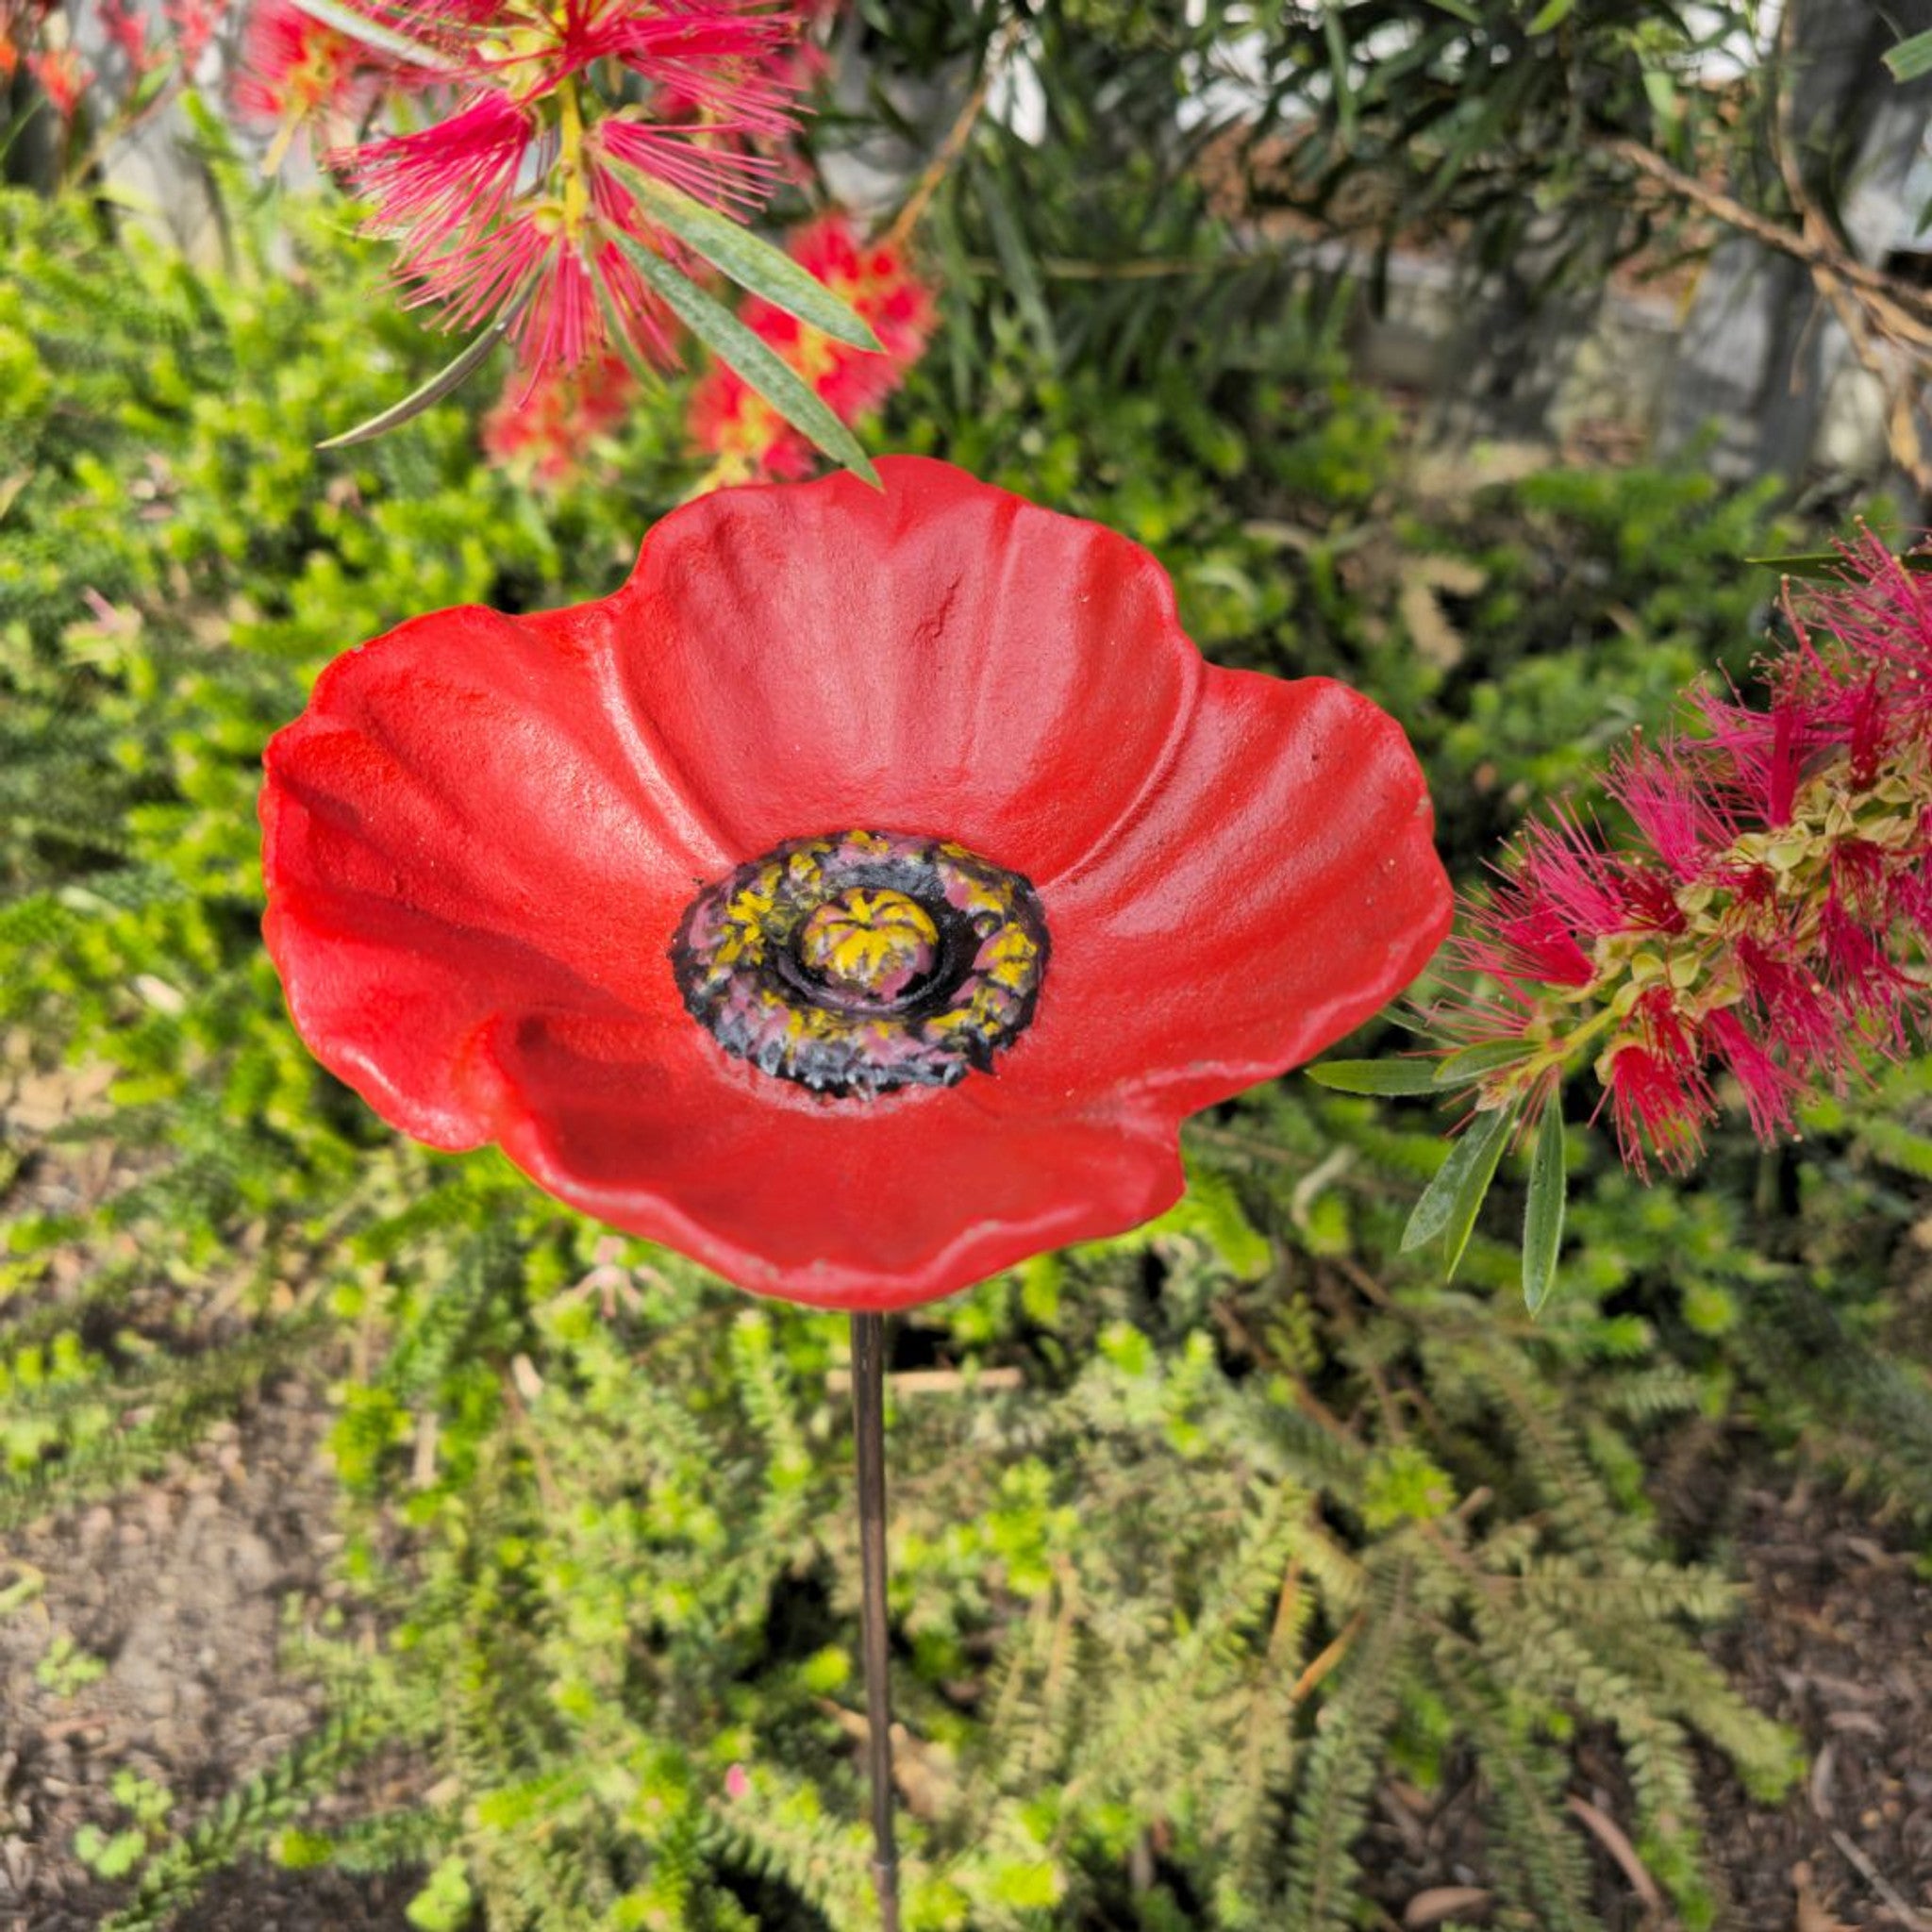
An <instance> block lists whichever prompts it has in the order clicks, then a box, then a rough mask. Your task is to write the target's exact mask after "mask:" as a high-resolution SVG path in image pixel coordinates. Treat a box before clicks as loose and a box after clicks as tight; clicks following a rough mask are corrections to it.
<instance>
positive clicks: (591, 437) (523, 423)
mask: <svg viewBox="0 0 1932 1932" xmlns="http://www.w3.org/2000/svg"><path fill="white" fill-rule="evenodd" d="M637 393H638V382H637V378H636V377H635V376H634V375H632V374H631V373H630V369H629V367H628V365H627V364H626V363H625V360H624V358H623V357H621V356H618V355H616V354H614V353H612V352H611V351H610V350H608V349H607V350H605V351H604V353H603V354H602V355H600V356H598V357H596V358H594V359H592V360H591V361H588V362H580V363H579V364H578V365H577V366H576V367H575V369H551V370H546V371H545V372H543V373H542V374H541V375H538V376H537V378H536V379H535V380H534V381H526V380H525V378H524V377H523V376H522V375H511V377H510V379H509V383H508V387H507V388H506V389H505V391H504V392H503V397H502V400H501V401H499V402H498V403H497V405H496V407H495V408H492V409H491V411H490V413H489V414H488V415H487V416H485V417H484V419H483V431H482V440H483V449H484V453H485V454H486V455H487V456H489V457H490V458H491V460H492V461H494V462H496V463H498V464H500V465H501V466H502V467H503V468H504V469H505V470H507V471H508V473H509V474H510V475H513V476H515V477H517V478H519V479H520V480H521V481H523V482H524V483H525V484H529V485H533V486H535V487H537V488H539V489H544V490H556V489H560V488H561V487H562V486H563V485H564V484H566V483H569V482H572V481H574V480H575V478H576V477H578V476H580V475H583V474H584V472H585V470H586V468H587V467H588V465H589V461H590V458H591V453H592V452H593V451H594V449H595V448H596V445H597V442H598V441H599V439H601V438H603V437H607V436H608V435H609V434H610V433H611V432H612V431H613V430H614V429H616V428H617V427H618V425H620V424H622V423H623V422H624V420H625V417H626V416H627V415H628V414H629V413H630V410H631V408H632V407H633V405H634V403H635V401H636V398H637Z"/></svg>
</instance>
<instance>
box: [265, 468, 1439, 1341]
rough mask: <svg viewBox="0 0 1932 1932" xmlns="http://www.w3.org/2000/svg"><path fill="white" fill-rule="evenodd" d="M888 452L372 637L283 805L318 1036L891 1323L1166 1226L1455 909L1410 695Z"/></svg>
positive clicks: (278, 786)
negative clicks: (609, 570)
mask: <svg viewBox="0 0 1932 1932" xmlns="http://www.w3.org/2000/svg"><path fill="white" fill-rule="evenodd" d="M879 470H880V474H881V475H882V476H883V478H884V481H885V488H884V491H883V492H879V491H873V490H870V489H868V488H867V487H866V486H865V485H863V484H862V483H859V482H858V481H857V480H855V479H854V478H852V477H850V476H848V475H836V476H832V477H829V478H827V479H825V480H824V481H823V482H818V483H810V484H803V485H789V486H778V487H767V488H753V489H743V490H731V491H720V492H717V493H715V494H713V495H710V496H708V497H705V498H702V499H701V500H699V501H698V502H696V503H693V504H691V505H689V506H688V507H686V508H682V509H679V510H677V511H675V513H674V514H672V515H671V516H669V517H667V518H666V519H665V520H664V521H663V522H662V523H661V524H659V525H658V526H657V527H656V528H655V529H654V530H652V531H651V532H650V534H649V535H648V536H647V537H646V538H645V540H644V543H643V547H642V550H641V553H640V555H639V558H638V563H637V568H636V570H635V571H634V572H633V574H632V575H631V577H630V580H629V581H628V582H627V583H626V584H625V586H624V587H623V588H622V589H621V590H620V591H617V592H616V593H615V594H614V595H612V596H609V597H607V598H605V599H603V600H602V601H601V602H597V603H591V604H584V605H579V606H577V607H575V608H571V609H566V610H555V611H544V612H541V613H538V614H536V615H533V616H528V617H521V618H512V617H506V616H502V615H500V614H498V613H497V612H495V611H492V610H486V609H481V608H474V607H473V608H461V609H456V610H445V611H439V612H437V613H435V614H433V615H431V616H427V617H421V618H416V619H414V620H412V621H411V622H409V623H408V624H405V625H401V626H400V627H399V628H398V629H396V630H393V631H391V632H389V633H388V634H387V635H386V636H384V637H380V638H378V639H376V640H375V641H374V642H373V643H369V644H366V645H364V646H362V647H361V648H360V649H358V650H356V651H352V652H350V653H349V654H347V655H346V656H345V657H343V658H340V659H339V660H338V661H337V662H336V663H334V664H332V665H331V666H330V667H329V668H328V669H327V670H326V671H325V673H324V674H323V675H322V677H321V679H320V680H319V682H318V683H317V685H316V688H315V693H314V697H313V699H312V701H311V703H310V705H309V708H308V711H307V712H306V713H305V714H304V715H303V716H302V717H301V718H300V719H298V720H297V721H296V722H295V723H294V724H291V725H290V726H289V727H288V729H286V730H285V731H283V732H281V733H279V734H278V735H277V736H276V738H275V741H273V743H272V744H271V745H270V746H269V751H268V758H267V764H268V783H267V786H266V789H265V790H264V791H263V794H262V822H263V825H264V828H265V832H266V846H265V855H264V857H265V864H266V870H267V877H268V891H269V909H268V917H267V922H266V931H267V936H268V944H269V950H270V952H271V953H272V955H273V956H274V958H275V964H276V966H277V967H278V968H279V970H280V972H281V975H282V979H283V983H284V985H285V987H286V989H287V991H288V997H289V1004H290V1008H291V1011H292V1013H293V1015H294V1018H295V1024H296V1025H297V1026H298V1027H299V1028H300V1030H301V1032H302V1034H303V1037H304V1038H305V1039H306V1040H307V1041H308V1043H309V1045H310V1046H311V1047H312V1048H313V1049H314V1051H315V1053H316V1055H317V1056H318V1057H319V1058H321V1059H322V1060H323V1061H324V1063H325V1065H327V1066H329V1067H330V1068H332V1069H333V1070H334V1071H335V1072H336V1073H337V1074H341V1077H342V1078H343V1079H345V1080H347V1081H348V1082H349V1083H350V1084H351V1085H352V1086H353V1087H355V1088H356V1089H357V1090H358V1091H360V1092H361V1093H362V1094H363V1095H364V1096H365V1097H366V1098H367V1099H368V1100H369V1101H370V1103H371V1104H372V1105H373V1106H374V1107H375V1109H376V1110H377V1111H378V1112H379V1113H380V1114H382V1115H383V1116H384V1118H385V1119H387V1120H389V1121H391V1123H392V1124H395V1125H397V1126H399V1127H401V1128H403V1129H405V1130H406V1131H407V1132H408V1133H411V1134H413V1135H415V1136H416V1137H417V1138H418V1139H420V1140H423V1141H428V1142H429V1143H430V1144H432V1145H434V1146H437V1147H443V1148H452V1149H455V1148H466V1147H474V1146H476V1145H478V1144H480V1143H481V1142H483V1141H498V1142H500V1143H501V1144H502V1146H503V1147H504V1149H505V1151H506V1152H507V1153H508V1155H509V1156H510V1158H512V1159H513V1160H515V1161H516V1162H517V1163H518V1164H519V1165H520V1166H522V1167H523V1168H525V1170H526V1171H527V1172H528V1173H529V1174H531V1175H533V1176H534V1177H535V1178H536V1179H537V1180H538V1181H539V1182H540V1183H541V1185H542V1186H544V1187H545V1188H547V1189H549V1190H550V1191H551V1192H553V1193H555V1194H558V1195H559V1196H561V1197H562V1198H563V1199H564V1200H566V1201H570V1202H572V1203H574V1204H575V1205H576V1206H577V1207H579V1208H584V1209H586V1210H587V1211H588V1212H590V1213H591V1214H594V1215H597V1216H599V1217H600V1218H602V1219H603V1220H605V1221H607V1222H608V1223H610V1224H612V1225H614V1226H617V1227H622V1228H626V1229H630V1230H632V1231H634V1232H637V1233H640V1234H644V1235H648V1236H651V1237H653V1238H654V1239H657V1240H659V1241H666V1242H669V1243H670V1244H671V1245H672V1246H674V1247H676V1248H680V1249H682V1250H684V1251H685V1252H686V1253H688V1254H691V1255H693V1256H695V1257H697V1258H699V1259H700V1260H702V1261H705V1262H707V1263H708V1264H709V1265H710V1266H712V1267H714V1268H716V1269H718V1270H719V1271H720V1272H721V1273H723V1274H726V1275H728V1276H730V1277H731V1278H732V1279H733V1280H735V1281H738V1282H741V1284H742V1285H743V1286H745V1287H746V1288H749V1289H753V1290H756V1291H759V1292H761V1293H768V1294H778V1295H783V1296H786V1297H789V1298H790V1299H791V1300H794V1301H801V1302H808V1303H813V1304H817V1305H819V1306H823V1307H844V1308H854V1309H861V1308H863V1309H881V1308H891V1307H905V1306H908V1305H909V1304H911V1303H915V1302H920V1301H925V1300H929V1299H931V1298H932V1297H934V1296H936V1295H941V1294H945V1293H948V1292H950V1291H953V1290H955V1289H958V1288H962V1287H965V1286H966V1285H967V1284H969V1283H971V1282H974V1281H976V1280H978V1279H980V1278H982V1277H983V1276H985V1275H988V1274H992V1273H994V1272H995V1271H996V1270H998V1269H1001V1268H1003V1267H1007V1266H1008V1265H1010V1264H1011V1263H1013V1262H1015V1261H1018V1260H1020V1259H1022V1258H1024V1257H1026V1256H1028V1255H1031V1254H1035V1253H1037V1252H1039V1251H1040V1250H1041V1249H1044V1248H1049V1247H1053V1246H1057V1245H1058V1244H1059V1243H1061V1242H1065V1241H1077V1240H1081V1239H1085V1238H1089V1237H1094V1236H1099V1235H1105V1234H1110V1233H1114V1232H1117V1231H1118V1230H1120V1229H1122V1228H1124V1227H1128V1226H1131V1225H1132V1224H1135V1223H1137V1222H1140V1221H1142V1220H1145V1219H1146V1218H1147V1217H1149V1216H1150V1215H1153V1214H1156V1213H1158V1212H1159V1211H1160V1210H1161V1209H1162V1208H1166V1207H1167V1206H1169V1205H1170V1204H1171V1203H1172V1202H1173V1201H1174V1199H1175V1198H1176V1197H1177V1196H1178V1194H1179V1192H1180V1190H1181V1185H1182V1175H1181V1167H1180V1160H1179V1156H1178V1151H1177V1144H1176V1130H1177V1127H1178V1124H1179V1122H1180V1119H1181V1117H1182V1116H1183V1115H1184V1114H1187V1113H1189V1112H1191V1110H1193V1109H1194V1108H1200V1107H1205V1106H1207V1105H1208V1104H1209V1103H1210V1102H1213V1101H1216V1100H1221V1099H1224V1098H1225V1097H1226V1096H1227V1095H1229V1094H1232V1093H1234V1092H1236V1091H1239V1090H1240V1089H1241V1088H1242V1087H1245V1086H1247V1085H1249V1084H1250V1083H1251V1082H1253V1081H1256V1080H1258V1079H1262V1078H1264V1077H1267V1076H1269V1075H1271V1074H1278V1073H1280V1072H1281V1071H1282V1070H1283V1069H1284V1068H1286V1067H1289V1066H1291V1065H1293V1064H1295V1063H1296V1062H1297V1061H1300V1060H1303V1059H1305V1058H1307V1057H1308V1056H1310V1055H1312V1054H1314V1053H1317V1052H1319V1051H1320V1050H1321V1048H1323V1047H1324V1046H1325V1045H1327V1044H1328V1042H1329V1041H1333V1040H1335V1039H1336V1038H1337V1037H1339V1036H1340V1035H1341V1034H1343V1033H1345V1032H1347V1031H1348V1030H1349V1029H1350V1028H1351V1027H1352V1026H1354V1025H1355V1024H1357V1022H1359V1021H1361V1020H1363V1019H1364V1018H1366V1017H1367V1016H1368V1015H1369V1014H1370V1013H1372V1012H1374V1010H1375V1008H1378V1007H1380V1006H1381V1005H1382V1004H1383V1003H1384V1002H1385V1001H1387V1000H1388V999H1389V998H1390V997H1391V996H1392V995H1393V994H1394V993H1395V992H1397V991H1399V990H1400V989H1401V988H1403V987H1404V986H1406V985H1407V983H1408V981H1409V980H1410V979H1411V978H1412V977H1413V976H1414V975H1415V974H1417V973H1418V972H1419V971H1420V970H1421V968H1422V966H1423V964H1424V961H1426V960H1427V958H1429V955H1430V954H1431V953H1432V952H1433V951H1434V950H1435V948H1436V946H1437V943H1438V942H1439V941H1441V938H1442V936H1443V933H1444V932H1445V930H1446V929H1447V926H1448V923H1449V917H1450V895H1449V890H1448V885H1447V882H1446V880H1445V879H1444V877H1443V874H1442V870H1441V865H1440V864H1439V863H1438V861H1437V858H1436V855H1435V851H1434V848H1433V846H1432V845H1431V842H1430V826H1431V818H1430V811H1429V804H1428V798H1427V794H1426V792H1425V791H1424V783H1423V777H1422V774H1421V772H1420V771H1419V769H1418V768H1417V765H1416V762H1415V758H1414V757H1413V755H1412V754H1411V752H1410V751H1409V748H1408V745H1407V741H1406V740H1405V739H1404V737H1403V735H1402V732H1401V730H1400V729H1399V728H1398V727H1397V725H1396V724H1394V723H1393V721H1392V720H1391V719H1390V718H1389V717H1388V716H1386V715H1385V714H1384V713H1383V712H1382V711H1380V710H1378V709H1377V708H1375V707H1374V705H1373V704H1371V703H1370V702H1369V701H1368V700H1367V699H1366V698H1363V697H1361V696H1359V695H1357V693H1356V692H1354V691H1349V690H1347V689H1345V688H1344V687H1342V686H1341V685H1338V684H1335V683H1332V682H1330V681H1328V680H1326V679H1323V678H1307V679H1303V680H1301V681H1299V682H1294V683H1284V682H1281V681H1279V680H1276V679H1274V678H1270V677H1263V676H1258V675H1253V674H1250V673H1244V672H1237V671H1222V670H1216V669H1213V668H1210V667H1209V666H1208V665H1207V664H1205V663H1204V662H1203V660H1202V658H1201V657H1200V654H1199V653H1198V652H1197V651H1196V650H1195V648H1194V646H1193V645H1192V644H1191V642H1190V641H1189V640H1188V638H1187V637H1186V636H1185V635H1184V633H1183V632H1182V631H1181V629H1180V626H1179V624H1178V622H1177V620H1176V618H1175V614H1174V594H1173V590H1172V587H1171V586H1170V584H1169V582H1168V580H1167V577H1166V575H1164V574H1163V572H1162V571H1161V569H1160V567H1159V565H1158V564H1157V563H1156V562H1155V560H1154V559H1153V558H1151V557H1150V556H1149V555H1148V554H1147V553H1146V552H1145V551H1144V550H1141V548H1140V547H1139V546H1138V545H1136V544H1134V543H1131V542H1129V541H1126V540H1125V539H1124V538H1123V537H1119V536H1116V535H1115V534H1114V533H1113V532H1111V531H1109V530H1107V529H1103V528H1101V527H1100V526H1098V525H1093V524H1088V523H1081V522H1078V521H1076V520H1074V519H1073V518H1070V517H1064V516H1058V515H1054V514H1052V513H1050V512H1048V511H1046V510H1043V509H1041V508H1037V507H1035V506H1034V505H1032V504H1030V503H1027V502H1026V501H1024V499H1023V498H1020V497H1017V496H1013V495H1009V494H1008V492H1006V491H1001V490H995V489H992V488H990V487H989V486H987V485H985V484H982V483H980V482H977V481H975V480H974V478H973V477H971V476H968V475H964V474H963V473H961V472H960V471H958V470H955V469H952V468H949V467H948V466H946V465H945V464H942V463H937V462H929V461H924V460H922V459H918V458H896V459H892V458H889V459H888V460H886V461H885V462H882V463H881V464H880V465H879Z"/></svg>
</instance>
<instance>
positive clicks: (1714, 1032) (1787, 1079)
mask: <svg viewBox="0 0 1932 1932" xmlns="http://www.w3.org/2000/svg"><path fill="white" fill-rule="evenodd" d="M1704 1037H1705V1040H1706V1041H1707V1042H1708V1044H1709V1047H1710V1050H1711V1051H1712V1052H1713V1053H1714V1054H1715V1055H1716V1056H1717V1058H1718V1059H1719V1060H1720V1061H1721V1062H1722V1063H1723V1064H1724V1068H1725V1069H1726V1070H1727V1071H1728V1072H1729V1073H1730V1074H1731V1075H1732V1077H1733V1078H1734V1079H1735V1080H1736V1081H1737V1083H1738V1085H1739V1087H1740V1089H1742V1091H1743V1094H1744V1108H1745V1111H1746V1113H1747V1114H1748V1115H1749V1116H1750V1121H1751V1129H1752V1131H1753V1132H1754V1133H1755V1134H1756V1135H1757V1138H1758V1139H1759V1140H1760V1141H1774V1140H1776V1139H1777V1138H1778V1137H1779V1136H1780V1135H1782V1134H1789V1133H1790V1132H1792V1131H1793V1130H1794V1128H1795V1126H1796V1108H1797V1103H1798V1100H1799V1097H1800V1096H1801V1095H1802V1094H1803V1092H1804V1091H1805V1089H1804V1082H1803V1080H1802V1079H1800V1077H1799V1076H1798V1074H1797V1072H1796V1071H1795V1069H1794V1068H1793V1067H1792V1066H1791V1065H1790V1062H1788V1061H1786V1060H1780V1059H1778V1058H1775V1057H1774V1054H1773V1053H1772V1052H1771V1050H1770V1048H1769V1047H1767V1046H1766V1045H1765V1044H1764V1042H1763V1041H1760V1040H1759V1039H1758V1038H1757V1036H1756V1035H1755V1034H1754V1033H1753V1032H1752V1031H1751V1028H1750V1027H1749V1026H1748V1025H1747V1024H1745V1022H1744V1021H1743V1020H1742V1019H1740V1017H1739V1015H1738V1014H1737V1012H1736V1011H1734V1010H1733V1009H1732V1008H1728V1007H1720V1008H1718V1009H1717V1010H1716V1011H1715V1012H1713V1013H1711V1014H1710V1015H1709V1016H1708V1017H1707V1019H1706V1021H1705V1023H1704Z"/></svg>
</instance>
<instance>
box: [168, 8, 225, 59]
mask: <svg viewBox="0 0 1932 1932" xmlns="http://www.w3.org/2000/svg"><path fill="white" fill-rule="evenodd" d="M227 10H228V0H162V6H161V17H162V19H164V20H165V21H166V22H167V23H168V26H169V29H170V30H171V31H172V32H173V34H174V36H175V58H176V59H177V60H178V61H179V62H180V63H181V72H182V73H183V74H185V75H191V76H192V75H193V73H194V70H195V68H196V67H197V66H199V65H200V63H201V57H202V56H203V55H204V54H205V53H207V51H208V44H209V42H212V41H213V39H214V37H215V35H216V34H217V33H218V32H220V30H221V25H222V20H223V17H224V16H225V14H226V13H227Z"/></svg>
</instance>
